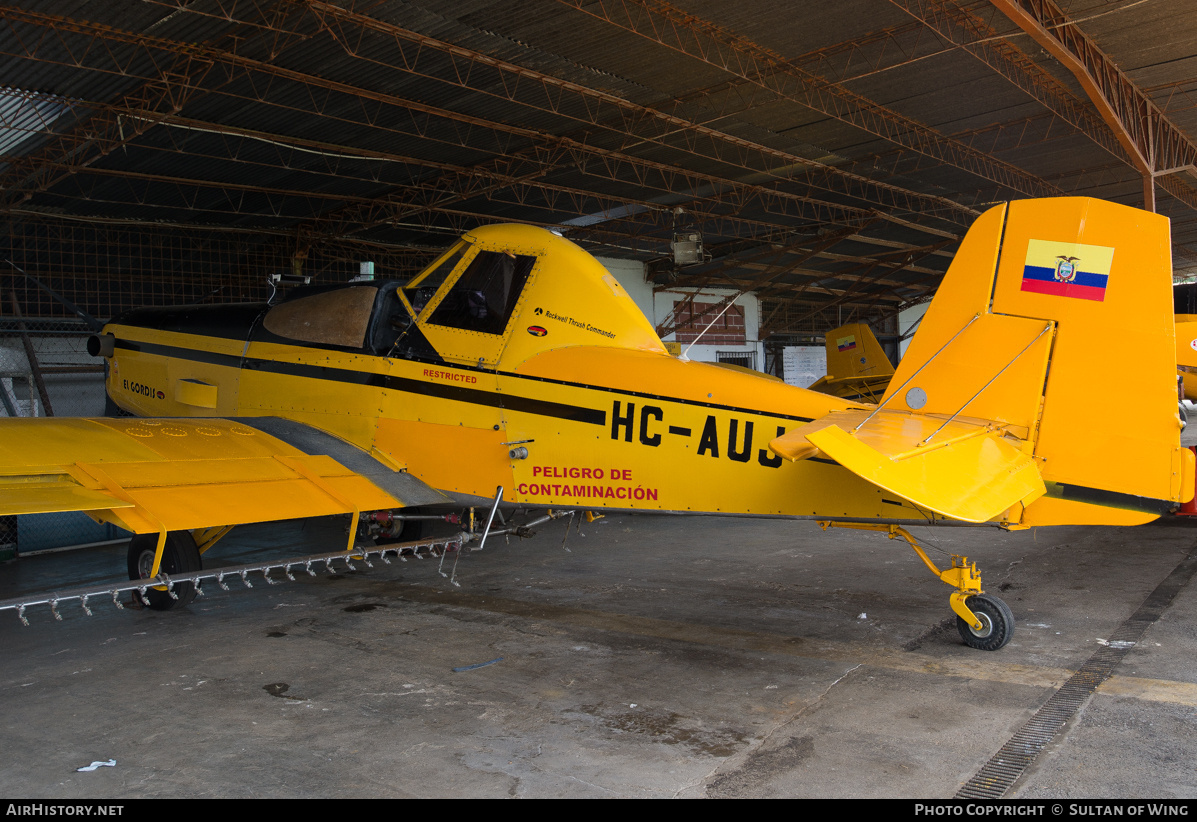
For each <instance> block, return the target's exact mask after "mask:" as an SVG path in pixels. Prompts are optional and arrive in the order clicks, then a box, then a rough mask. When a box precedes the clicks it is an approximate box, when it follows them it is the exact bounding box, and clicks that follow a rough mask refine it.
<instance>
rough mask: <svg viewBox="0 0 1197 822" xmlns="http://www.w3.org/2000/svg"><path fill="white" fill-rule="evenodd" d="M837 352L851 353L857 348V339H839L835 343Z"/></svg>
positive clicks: (852, 337)
mask: <svg viewBox="0 0 1197 822" xmlns="http://www.w3.org/2000/svg"><path fill="white" fill-rule="evenodd" d="M835 346H836V349H835V350H836V351H851V350H852V349H853V348H855V347H856V337H854V336H848V337H837V338H836V341H835Z"/></svg>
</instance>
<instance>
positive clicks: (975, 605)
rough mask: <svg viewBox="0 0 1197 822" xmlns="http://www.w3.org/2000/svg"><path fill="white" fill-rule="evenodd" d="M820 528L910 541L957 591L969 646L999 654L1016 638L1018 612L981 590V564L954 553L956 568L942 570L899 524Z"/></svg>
mask: <svg viewBox="0 0 1197 822" xmlns="http://www.w3.org/2000/svg"><path fill="white" fill-rule="evenodd" d="M819 525H820V527H822V528H823V530H824V531H826V530H827V529H828V528H855V529H857V530H861V531H881V532H882V533H886V534H889V538H890V539H895V538H897V537H901V538H902V539H904V540H906V542H907V544H908V545H910V547H911V548H913V549H914V552H915V553H916V554H918V556H919V559H921V560H922V561H923V564H924V565H926V566H927V567H928V568H929V569H931V573H933V574H935V576H937V577H939V579H940V580H941V581H942V582H945V583H947V584H948V585H951V586H952V587H953V588H955V589H956V590H955V591H953V592H952V595H951V597H949V602H950V604H951V606H952V611H953V612H955V614H956V629H957V630H958V631H959V632H960V638H961V639H963V640H964V644H965V645H968V646H970V647H973V648H977V649H979V650H982V651H996V650H998V649H999V648H1003V647H1005V645H1006V643H1008V642H1009V641H1010V638H1011V637H1012V636H1014V613H1013V612H1012V611H1011V610H1010V606H1008V605H1007V604H1006V603H1005V602H1003V601H1002V600H1001V599H999V598H998V597H995V596H993V595H992V594H987V593H985V591H984V590H983V589H982V588H981V573H980V571H978V570H977V563H975V562H969V561H968V557H965V556H961V555H959V554H952V566H951V567H950V568H948V569H946V570H943V571H941V570H939V568H938V567H936V565H935V563H934V562H932V561H931V559H930V557H928V556H927V552H926V551H924V550H923V549H922V546H920V545H919V544H918V541H917V540H915V538H914V536H913V535H912V534H911V533H910V532H909V531H907V530H906V529H905V528H902V527H901V526H899V525H892V524H891V525H881V524H874V523H865V522H831V521H820V522H819Z"/></svg>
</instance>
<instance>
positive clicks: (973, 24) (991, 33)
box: [889, 0, 1129, 159]
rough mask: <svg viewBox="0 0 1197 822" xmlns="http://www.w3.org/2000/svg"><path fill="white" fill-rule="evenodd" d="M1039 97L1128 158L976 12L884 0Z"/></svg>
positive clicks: (1076, 101)
mask: <svg viewBox="0 0 1197 822" xmlns="http://www.w3.org/2000/svg"><path fill="white" fill-rule="evenodd" d="M889 1H890V2H891V3H893V4H894V5H895V6H897V7H898V8H901V9H902V10H904V11H906V12H907V13H908V14H910V15H911V16H912V17H914V18H915V19H917V20H920V21H922V22H923V23H924V24H925V25H926V26H927V27H928V28H930V29H933V30H934V31H935V32H936V33H937V34H939V35H940V36H941V37H943V38H944V39H945V40H947V41H948V42H950V43H952V44H954V45H956V46H958V47H960V48H961V49H963V50H964V51H966V52H968V53H969V54H971V55H973V56H974V57H976V58H977V59H978V60H980V61H981V62H983V63H984V64H985V65H987V66H989V67H990V68H992V69H993V70H994V71H996V72H998V73H999V74H1001V75H1002V76H1003V77H1005V78H1006V79H1007V80H1009V81H1010V82H1011V83H1013V84H1014V85H1015V86H1017V87H1018V88H1020V89H1022V90H1023V91H1025V92H1026V93H1027V94H1028V95H1030V96H1031V97H1032V98H1034V99H1035V100H1038V101H1039V102H1040V103H1042V104H1043V105H1044V106H1045V107H1046V108H1047V109H1048V111H1050V112H1051V113H1052V114H1054V115H1055V116H1057V117H1059V118H1060V119H1061V120H1063V121H1064V122H1066V123H1068V124H1069V125H1071V126H1072V127H1073V128H1074V129H1076V130H1077V131H1079V132H1081V133H1083V134H1085V135H1086V136H1087V137H1089V138H1090V139H1091V140H1092V141H1093V142H1094V143H1096V144H1097V145H1099V146H1101V147H1102V148H1104V149H1105V150H1106V151H1108V152H1110V153H1111V154H1113V155H1114V156H1115V157H1117V158H1119V159H1129V158H1128V157H1127V154H1126V151H1125V150H1124V149H1123V148H1122V146H1121V145H1119V143H1118V140H1117V138H1116V137H1115V136H1114V134H1113V132H1111V131H1110V129H1109V127H1108V126H1107V125H1106V123H1104V122H1103V121H1102V119H1101V117H1100V116H1098V114H1097V112H1096V111H1095V110H1094V109H1093V107H1092V106H1091V105H1088V104H1087V103H1086V102H1085V101H1084V100H1081V99H1080V98H1079V97H1077V96H1076V95H1075V94H1073V93H1072V91H1071V90H1069V89H1068V88H1067V87H1066V86H1065V85H1064V84H1063V83H1061V82H1060V81H1059V80H1057V79H1056V78H1055V77H1053V76H1052V75H1051V74H1049V73H1048V72H1046V71H1044V70H1043V69H1041V68H1039V66H1038V65H1036V64H1035V61H1034V60H1033V59H1032V58H1031V57H1030V56H1029V55H1028V54H1027V53H1026V52H1024V51H1023V50H1022V49H1020V48H1018V47H1017V46H1016V45H1014V44H1013V43H1011V42H1009V41H1008V40H1006V39H1005V38H1003V37H1001V36H1000V33H999V32H998V31H997V30H996V29H994V28H993V27H992V26H991V25H989V24H988V23H987V22H986V21H985V20H984V19H983V18H982V17H981V16H979V15H977V14H975V13H974V12H972V11H969V10H968V9H965V8H963V7H961V6H960V5H959V4H958V3H956V2H953V0H889Z"/></svg>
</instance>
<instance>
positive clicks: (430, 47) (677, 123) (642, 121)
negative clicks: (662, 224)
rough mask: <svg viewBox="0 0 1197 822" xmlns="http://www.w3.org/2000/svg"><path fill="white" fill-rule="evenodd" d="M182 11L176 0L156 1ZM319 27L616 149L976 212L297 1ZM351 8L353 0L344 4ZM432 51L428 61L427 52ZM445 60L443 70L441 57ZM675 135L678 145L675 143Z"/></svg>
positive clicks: (963, 213)
mask: <svg viewBox="0 0 1197 822" xmlns="http://www.w3.org/2000/svg"><path fill="white" fill-rule="evenodd" d="M163 4H164V5H168V6H172V7H173V6H177V7H179V8H180V9H183V10H186V11H193V10H192V9H191V8H189V7H187V6H184V5H182V4H179V3H171V2H163ZM303 4H304V5H305V7H306V8H307V9H308V10H309V11H310V12H311V13H312V14H313V15H315V16H316V17H317V18H318V19H319V20H320V22H321V24H322V25H323V26H324V28H325V30H326V32H327V33H328V34H329V35H330V36H332V37H334V38H335V39H336V40H337V41H338V43H340V45H341V46H342V48H344V49H345V51H346V53H348V54H350V55H352V56H354V57H356V58H358V59H361V60H371V61H373V62H376V63H378V65H379V67H380V69H383V70H392V71H393V70H396V69H401V70H403V71H405V72H408V73H411V74H415V75H418V76H423V77H426V78H427V79H429V80H430V81H433V82H437V83H449V84H452V85H457V86H458V87H460V88H463V89H468V90H470V91H474V92H478V93H481V94H486V95H488V96H491V97H496V98H498V99H501V100H504V101H505V102H511V103H516V104H519V105H526V106H528V107H530V108H533V109H535V110H537V111H542V112H548V113H552V114H555V115H558V116H561V117H564V118H568V119H571V120H573V121H575V122H577V123H578V124H581V125H584V126H591V127H599V128H603V129H605V130H607V131H610V132H612V133H615V134H618V135H620V136H621V137H622V138H623V143H622V144H621V148H622V149H627V148H629V147H631V146H634V145H638V144H640V143H642V142H646V141H647V142H651V143H656V144H658V145H661V146H663V147H667V148H670V149H673V150H678V149H682V150H684V151H686V152H689V153H691V154H693V155H695V156H696V157H700V158H702V159H706V160H716V161H718V162H720V163H724V164H727V165H729V166H731V167H734V168H739V169H743V170H745V171H749V172H753V173H760V172H765V173H769V174H772V175H775V176H777V177H778V178H779V179H782V180H785V179H791V178H794V177H798V178H800V179H801V180H802V181H804V182H805V183H807V184H809V185H811V186H814V187H816V188H820V189H822V190H824V191H828V192H832V193H837V194H847V195H849V196H852V197H855V198H859V199H862V200H864V201H866V202H867V203H870V204H872V205H877V206H882V207H885V208H896V209H905V210H909V211H912V212H915V213H920V212H925V213H928V214H932V215H935V216H939V217H941V218H943V219H947V220H953V221H961V220H963V221H964V222H965V223H967V222H968V221H971V219H972V218H974V217H975V216H976V213H975V212H973V211H972V210H971V209H968V208H965V207H961V206H960V205H959V204H957V203H955V202H953V201H952V200H950V199H948V198H944V197H937V196H934V195H927V194H921V193H918V192H914V191H910V190H908V189H903V188H900V187H898V186H889V185H885V184H881V185H878V184H877V183H876V182H875V181H872V180H869V179H867V178H865V177H860V176H858V175H852V174H846V173H844V172H843V171H841V170H839V169H838V168H836V167H833V166H828V165H826V164H823V163H819V162H818V161H815V160H812V159H809V158H806V157H801V156H798V155H795V154H792V153H790V152H785V151H781V150H779V149H775V148H771V147H768V146H764V145H760V144H759V143H755V142H753V141H751V140H746V139H744V138H740V137H736V136H734V135H731V134H727V133H725V132H721V131H719V130H717V129H713V128H710V127H708V126H705V125H703V124H702V123H699V122H695V121H693V120H691V119H687V118H684V117H680V116H677V115H672V114H668V113H666V112H664V111H661V110H658V109H654V108H650V107H647V106H643V105H639V104H636V103H633V102H631V101H629V100H625V99H623V98H621V97H618V96H616V95H614V94H611V93H609V92H604V91H600V90H597V89H591V88H588V87H586V86H582V85H579V84H577V83H573V82H570V81H568V80H563V79H561V78H558V77H555V76H553V75H550V74H546V73H544V72H540V71H536V70H534V69H530V68H527V67H525V66H520V65H516V64H514V63H511V62H508V61H505V60H501V59H498V58H495V57H492V56H489V55H485V54H482V53H480V52H477V51H475V50H472V49H468V48H464V47H461V46H457V45H454V44H452V43H448V42H445V41H443V40H439V39H437V38H434V37H430V36H428V35H425V34H420V33H417V32H413V31H410V30H408V29H405V28H403V27H402V26H398V25H395V24H393V23H388V22H386V21H384V20H379V19H377V18H374V17H371V16H369V15H366V14H362V13H359V12H356V11H354V10H353V9H352V8H351V7H350V8H346V7H343V6H339V5H334V4H330V3H325V2H321V1H320V0H304V3H303ZM349 5H350V6H352V4H349ZM363 32H370V33H372V34H375V35H380V36H386V37H390V38H392V40H393V42H394V44H395V46H396V49H395V50H394V51H390V52H388V58H387V62H386V63H381V62H378V61H376V60H374V58H372V57H371V56H370V55H368V54H366V53H364V46H365V45H366V43H365V41H364V40H363ZM433 57H435V58H436V60H435V61H433V60H432V59H431V58H433ZM445 57H447V58H448V59H449V60H450V61H451V63H450V64H451V67H452V72H451V73H445V72H443V71H442V70H441V69H443V65H442V64H443V60H444V58H445ZM676 139H682V140H683V141H684V143H683V144H682V145H679V144H678V143H677V142H676Z"/></svg>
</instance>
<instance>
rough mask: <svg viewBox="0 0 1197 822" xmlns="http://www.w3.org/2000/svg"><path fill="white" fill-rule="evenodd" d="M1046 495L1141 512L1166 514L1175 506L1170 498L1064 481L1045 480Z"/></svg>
mask: <svg viewBox="0 0 1197 822" xmlns="http://www.w3.org/2000/svg"><path fill="white" fill-rule="evenodd" d="M1045 484H1046V486H1047V496H1049V497H1055V498H1056V499H1066V500H1072V501H1073V502H1087V503H1089V504H1090V505H1100V506H1102V507H1104V508H1121V509H1123V510H1126V511H1136V512H1139V513H1143V514H1166V513H1168V512H1169V511H1171V510H1172V509H1173V508H1175V507H1176V503H1175V502H1173V501H1172V500H1166V499H1156V498H1155V497H1141V496H1138V495H1136V494H1125V493H1123V492H1121V491H1107V490H1105V489H1104V488H1089V487H1088V486H1085V485H1070V484H1068V483H1064V482H1047V483H1045Z"/></svg>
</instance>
